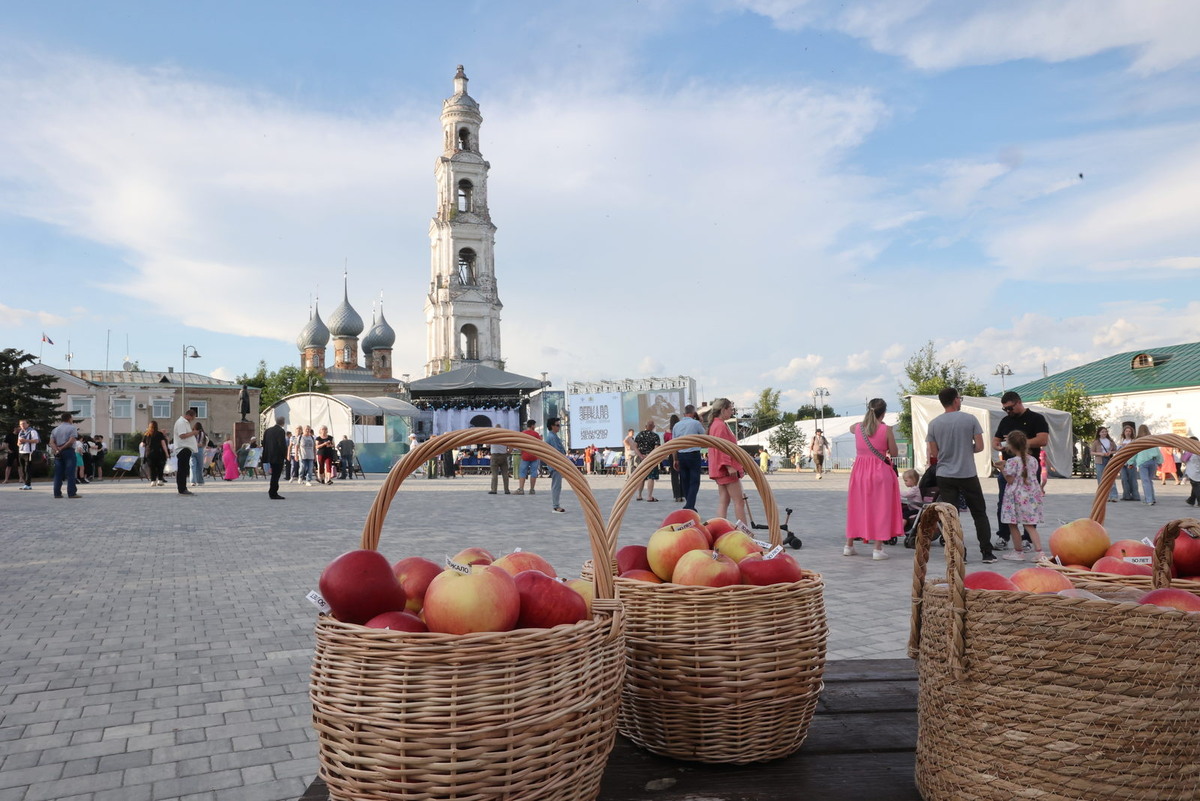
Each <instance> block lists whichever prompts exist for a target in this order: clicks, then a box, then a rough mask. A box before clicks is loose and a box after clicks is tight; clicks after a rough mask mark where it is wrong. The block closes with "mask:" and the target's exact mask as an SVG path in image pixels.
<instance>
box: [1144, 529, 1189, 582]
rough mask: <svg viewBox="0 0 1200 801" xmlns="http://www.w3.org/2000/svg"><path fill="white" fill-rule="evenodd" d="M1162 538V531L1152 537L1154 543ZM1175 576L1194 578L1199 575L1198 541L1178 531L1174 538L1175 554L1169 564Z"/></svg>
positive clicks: (1184, 532)
mask: <svg viewBox="0 0 1200 801" xmlns="http://www.w3.org/2000/svg"><path fill="white" fill-rule="evenodd" d="M1161 536H1162V529H1161V528H1160V529H1159V530H1158V533H1157V534H1155V535H1154V541H1155V542H1158V538H1159V537H1161ZM1171 565H1172V567H1174V568H1175V574H1176V575H1179V576H1195V575H1197V574H1200V539H1193V538H1192V536H1191V535H1190V534H1188V533H1187V532H1186V531H1180V532H1179V536H1177V537H1176V538H1175V553H1174V556H1173V558H1172V562H1171Z"/></svg>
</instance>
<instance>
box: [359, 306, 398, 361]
mask: <svg viewBox="0 0 1200 801" xmlns="http://www.w3.org/2000/svg"><path fill="white" fill-rule="evenodd" d="M394 344H396V332H395V331H394V330H392V327H391V326H390V325H388V323H387V320H385V319H384V317H383V308H382V307H380V309H379V320H378V321H377V322H376V323H375V324H374V325H373V326H371V330H370V331H368V332H367V335H366V336H365V337H363V341H362V350H363V353H368V354H369V353H370V352H371V351H373V350H375V349H376V348H390V347H391V346H392V345H394Z"/></svg>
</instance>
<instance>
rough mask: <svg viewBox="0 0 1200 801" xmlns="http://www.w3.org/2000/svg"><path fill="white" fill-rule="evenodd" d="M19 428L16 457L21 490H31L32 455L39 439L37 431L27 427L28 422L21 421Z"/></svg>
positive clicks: (29, 426)
mask: <svg viewBox="0 0 1200 801" xmlns="http://www.w3.org/2000/svg"><path fill="white" fill-rule="evenodd" d="M20 426H21V430H20V431H18V432H17V451H18V453H17V455H18V456H19V457H20V467H21V489H23V490H31V489H33V484H31V483H30V481H31V471H32V468H33V453H34V451H36V450H37V447H38V442H40V441H41V437H39V436H38V432H37V429H36V428H33V427H32V426H31V425H29V421H28V420H22V421H21V423H20Z"/></svg>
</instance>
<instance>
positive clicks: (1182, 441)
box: [1039, 434, 1200, 592]
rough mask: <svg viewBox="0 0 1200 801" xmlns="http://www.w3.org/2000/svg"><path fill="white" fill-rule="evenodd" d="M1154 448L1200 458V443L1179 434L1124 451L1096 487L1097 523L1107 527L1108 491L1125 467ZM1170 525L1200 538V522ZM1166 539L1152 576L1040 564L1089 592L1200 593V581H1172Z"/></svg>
mask: <svg viewBox="0 0 1200 801" xmlns="http://www.w3.org/2000/svg"><path fill="white" fill-rule="evenodd" d="M1150 448H1179V449H1180V450H1184V451H1190V452H1191V453H1193V454H1197V455H1200V442H1196V441H1195V440H1193V439H1188V438H1187V437H1180V436H1176V435H1175V434H1159V435H1157V436H1151V437H1142V438H1141V439H1136V440H1134V441H1133V442H1131V443H1129V444H1128V445H1126V446H1125V447H1123V448H1121V449H1120V450H1118V451H1117V452H1116V453H1114V454H1113V455H1112V458H1110V459H1109V460H1108V466H1107V467H1105V468H1104V472H1103V473H1102V474H1101V475H1100V481H1099V484H1098V486H1097V487H1096V498H1095V500H1093V501H1092V511H1091V518H1092V519H1093V520H1095V521H1096V522H1097V523H1100V524H1101V525H1103V524H1104V517H1105V515H1106V514H1107V512H1108V491H1109V490H1110V489H1111V488H1112V486H1113V484H1115V483H1116V481H1117V478H1118V477H1119V476H1120V475H1121V467H1122V466H1123V465H1124V464H1125V463H1126V462H1128V461H1129V460H1130V459H1131V458H1133V456H1134V454H1137V453H1140V452H1141V451H1145V450H1149V449H1150ZM1168 525H1175V526H1176V528H1182V529H1183V531H1184V533H1185V535H1186V536H1190V537H1200V521H1196V520H1193V519H1191V518H1183V519H1181V520H1176V521H1172V523H1169V524H1168ZM1162 540H1163V538H1161V537H1160V538H1159V541H1158V542H1157V543H1155V546H1156V547H1155V558H1154V564H1155V572H1154V575H1152V576H1126V575H1122V574H1120V573H1093V572H1092V571H1090V570H1081V569H1080V568H1078V567H1067V566H1066V565H1060V564H1058V563H1057V562H1054V561H1052V560H1045V561H1043V562H1040V563H1039V566H1040V567H1049V568H1053V569H1054V570H1057V571H1059V572H1060V573H1063V574H1065V575H1066V576H1067V578H1069V579H1071V581H1072V583H1074V584H1076V585H1077V586H1080V587H1085V586H1086V587H1088V589H1091V587H1090V585H1092V584H1115V585H1119V586H1122V587H1139V588H1142V589H1145V590H1147V591H1149V590H1152V589H1156V588H1158V587H1177V588H1179V589H1183V590H1189V591H1191V592H1200V581H1187V580H1185V579H1172V578H1171V565H1172V561H1171V558H1170V554H1169V553H1168V554H1167V557H1168V558H1167V559H1166V560H1165V561H1164V559H1163V551H1162V544H1163V542H1162ZM1172 553H1173V551H1172Z"/></svg>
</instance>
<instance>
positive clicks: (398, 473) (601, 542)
mask: <svg viewBox="0 0 1200 801" xmlns="http://www.w3.org/2000/svg"><path fill="white" fill-rule="evenodd" d="M464 445H506V446H508V447H510V448H516V449H519V450H522V451H529V452H531V453H534V454H537V456H538V458H539V459H541V460H542V461H544V462H546V464H547V465H548V466H549V467H550V468H552V469H554V470H556V471H558V472H559V473H560V474H562V476H563V478H564V479H566V481H567V483H568V484H570V485H571V489H573V490H574V491H575V495H576V498H577V499H578V501H579V506H580V509H581V510H582V511H583V518H584V523H585V524H586V526H587V531H588V541H589V544H590V546H591V551H592V561H593V563H596V562H600V563H602V564H604V565H605V566H606V568H607V569H606V570H593V571H592V581H593V586H594V588H595V599H596V600H600V601H604V600H612V599H613V598H614V597H615V596H614V588H613V575H614V574H615V571H616V561H617V560H616V540H615V538H613V537H610V536H609V534H608V531H607V527H606V526H605V523H604V515H603V513H602V512H601V511H600V505H599V504H598V503H597V502H596V496H595V495H594V494H593V493H592V490H591V486H590V485H589V484H588V482H587V479H586V478H585V477H584V476H583V474H582V473H580V472H579V469H578V468H577V467H576V466H575V465H574V464H573V463H572V462H570V461H569V460H568V459H567V457H566V456H564V455H563V454H561V453H559V452H558V451H557V450H555V449H554V448H552V447H550V446H549V445H547V444H546V443H545V442H544V441H542V440H541V439H538V438H537V437H531V436H529V435H528V434H522V433H520V432H517V431H509V430H507V429H498V428H467V429H460V430H458V431H449V432H446V433H444V434H439V435H437V436H435V437H431V438H430V439H427V440H426V441H425V442H422V443H420V444H419V445H417V446H416V447H415V448H413V449H412V450H411V451H409V452H408V453H406V454H405V455H404V456H403V457H401V458H400V460H399V461H398V462H396V464H395V465H393V466H392V469H391V470H390V471H388V474H387V478H385V479H384V482H383V485H382V486H380V488H379V492H378V493H376V495H375V500H374V501H373V502H372V503H371V509H370V511H369V512H368V513H367V519H366V522H365V523H364V524H363V531H362V538H361V542H360V547H361V548H364V549H367V550H372V551H373V550H377V549H378V547H379V538H380V534H381V532H382V529H383V522H384V520H385V519H386V518H387V513H388V509H389V508H390V506H391V503H392V501H393V499H394V498H395V497H396V493H397V492H398V491H399V489H400V486H401V484H403V483H404V480H405V479H406V478H408V477H409V476H411V475H412V474H413V473H415V472H416V471H417V470H418V469H419V468H420V467H421V466H422V465H424V464H425V462H427V461H429V460H430V459H433V458H434V457H436V456H440V455H441V454H443V453H445V452H446V451H450V450H454V449H455V448H460V447H463V446H464ZM602 606H603V604H602ZM593 608H595V607H593Z"/></svg>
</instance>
